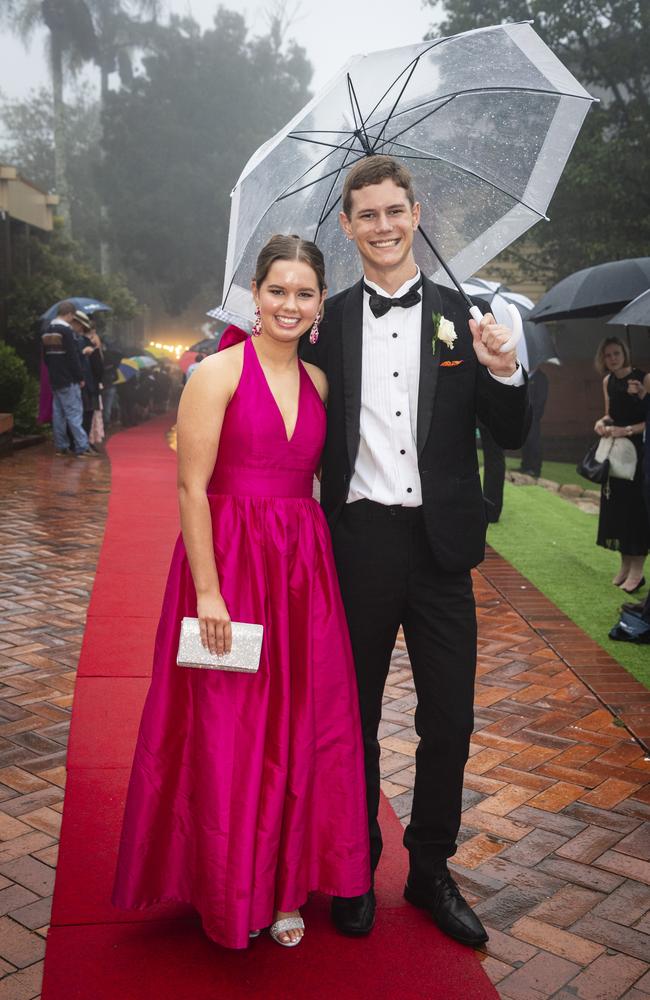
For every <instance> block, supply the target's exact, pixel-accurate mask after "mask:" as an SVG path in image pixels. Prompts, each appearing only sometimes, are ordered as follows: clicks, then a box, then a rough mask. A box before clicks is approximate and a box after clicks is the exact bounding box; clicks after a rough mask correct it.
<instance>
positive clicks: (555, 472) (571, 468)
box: [506, 456, 591, 489]
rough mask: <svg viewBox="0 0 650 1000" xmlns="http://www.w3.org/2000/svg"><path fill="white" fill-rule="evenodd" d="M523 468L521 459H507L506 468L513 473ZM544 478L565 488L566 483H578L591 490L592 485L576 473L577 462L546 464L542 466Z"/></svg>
mask: <svg viewBox="0 0 650 1000" xmlns="http://www.w3.org/2000/svg"><path fill="white" fill-rule="evenodd" d="M520 467H521V459H520V458H512V457H510V456H508V458H506V468H507V469H510V470H512V471H519V469H520ZM542 477H543V478H544V479H552V480H553V482H554V483H559V484H560V486H564V484H565V483H577V484H578V486H582V488H583V489H589V488H591V484H590V483H588V482H587V480H586V479H583V478H582V476H579V475H578V473H577V472H576V463H575V462H544V464H543V465H542Z"/></svg>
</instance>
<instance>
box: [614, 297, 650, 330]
mask: <svg viewBox="0 0 650 1000" xmlns="http://www.w3.org/2000/svg"><path fill="white" fill-rule="evenodd" d="M609 322H610V323H611V324H612V326H650V288H648V290H647V291H645V292H643V293H642V294H641V295H637V297H636V298H635V299H633V300H632V302H630V303H628V305H626V306H625V307H624V308H623V309H621V311H620V312H618V313H616V315H615V316H612V318H611V319H610V320H609Z"/></svg>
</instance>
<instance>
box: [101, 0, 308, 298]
mask: <svg viewBox="0 0 650 1000" xmlns="http://www.w3.org/2000/svg"><path fill="white" fill-rule="evenodd" d="M144 70H145V72H144V75H141V76H136V77H135V78H134V79H133V81H132V83H131V84H130V85H128V86H123V87H122V89H121V90H120V91H119V92H117V93H111V94H109V95H108V100H107V107H106V112H105V115H104V140H103V141H104V148H105V152H106V161H105V170H104V173H103V178H104V190H105V194H106V202H107V205H108V209H109V219H110V223H111V226H112V231H113V234H114V241H115V244H116V245H117V247H118V248H119V253H120V256H121V260H122V263H123V264H124V266H125V268H126V270H127V273H128V274H129V275H130V276H135V275H137V276H138V277H139V278H140V279H142V280H143V281H144V282H146V283H147V284H148V285H149V287H150V288H151V289H152V291H155V290H157V291H159V293H160V295H161V296H162V299H163V301H164V304H165V307H166V308H167V310H168V311H169V312H170V313H171V314H175V313H178V312H180V311H181V310H182V309H184V308H185V307H186V305H187V304H188V303H189V302H190V301H191V299H192V298H193V297H194V296H195V295H196V294H197V293H199V292H200V291H201V289H202V288H204V286H206V284H207V285H208V286H209V288H210V289H211V293H210V294H211V300H212V301H214V299H215V297H216V295H217V294H218V291H217V288H218V284H219V278H220V274H221V273H222V268H223V262H224V258H225V248H226V242H227V232H228V219H229V210H230V205H229V193H230V191H231V189H232V187H233V185H234V183H235V181H236V179H237V177H238V175H239V173H240V172H241V169H242V167H243V165H244V163H245V162H246V160H247V159H248V157H249V156H250V155H251V154H252V152H253V151H254V150H255V149H256V148H257V147H258V146H259V145H260V144H261V143H262V142H264V141H266V140H267V139H268V138H269V137H270V136H271V135H272V134H273V133H274V132H275V131H277V129H278V128H279V127H280V126H281V125H282V124H284V123H285V122H286V121H287V120H288V119H289V118H290V117H291V115H293V114H294V113H295V112H296V111H297V110H298V108H299V107H300V106H301V105H302V104H304V103H305V101H306V100H307V98H308V96H309V95H308V90H307V87H308V83H309V80H310V78H311V66H310V65H309V63H308V62H307V59H306V57H305V54H304V52H303V50H302V49H300V48H298V47H297V46H295V45H294V44H290V45H289V46H288V47H286V48H285V47H283V45H282V37H281V32H278V31H274V29H273V27H272V29H271V31H270V32H269V33H268V34H267V35H265V36H263V37H261V38H258V39H249V37H248V34H247V30H246V25H245V22H244V19H243V18H242V17H241V16H240V15H239V14H235V13H233V12H231V11H227V10H225V9H223V8H220V9H219V11H218V13H217V15H216V17H215V23H214V28H213V29H211V30H209V31H206V32H203V33H202V32H201V30H200V28H199V26H198V25H197V24H196V23H195V22H193V21H192V20H189V19H185V20H178V19H174V20H172V22H171V24H170V26H169V28H167V29H165V30H161V32H160V34H159V37H158V40H157V43H156V52H155V53H154V54H151V55H149V56H147V57H146V58H145V60H144ZM219 290H220V289H219Z"/></svg>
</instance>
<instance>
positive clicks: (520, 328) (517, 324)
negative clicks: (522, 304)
mask: <svg viewBox="0 0 650 1000" xmlns="http://www.w3.org/2000/svg"><path fill="white" fill-rule="evenodd" d="M506 305H507V307H508V312H509V313H510V319H511V320H512V336H511V337H509V338H508V340H506V342H505V344H502V345H501V351H500V353H501V354H507V353H508V351H511V350H512V349H513V347H516V346H517V344H518V343H519V341H520V340H521V338H522V337H523V335H524V325H523V323H522V321H521V313H520V312H519V310H518V309H517V307H516V306H515V305H513V304H512V302H508V303H506ZM469 312H470V316H471V317H472V319H473V320H476V322H477V323H479V324H480V322H481V320H482V319H483V313H482V312H481V310H480V309H479V307H478V306H472V307H471V309H470V311H469Z"/></svg>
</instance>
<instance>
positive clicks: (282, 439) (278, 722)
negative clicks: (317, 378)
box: [113, 339, 370, 948]
mask: <svg viewBox="0 0 650 1000" xmlns="http://www.w3.org/2000/svg"><path fill="white" fill-rule="evenodd" d="M206 419H209V414H206ZM324 439H325V409H324V407H323V404H322V402H321V400H320V397H319V395H318V393H317V391H316V389H315V388H314V385H313V383H312V381H311V379H310V377H309V375H308V374H307V372H306V370H305V369H304V367H303V366H302V364H301V365H300V399H299V407H298V418H297V422H296V428H295V431H294V433H293V436H292V437H291V439H290V440H287V435H286V430H285V426H284V421H283V419H282V415H281V413H280V410H279V409H278V406H277V404H276V402H275V399H274V397H273V395H272V393H271V390H270V388H269V386H268V383H267V381H266V377H265V375H264V371H263V369H262V367H261V365H260V362H259V360H258V358H257V354H256V352H255V347H254V345H253V342H252V341H251V340H250V339H247V340H246V342H245V344H244V364H243V370H242V375H241V380H240V382H239V386H238V388H237V390H236V392H235V394H234V395H233V398H232V400H231V402H230V404H229V406H228V408H227V410H226V414H225V419H224V422H223V428H222V432H221V440H220V444H219V452H218V456H217V461H216V464H215V468H214V472H213V474H212V478H211V480H210V483H209V486H208V497H209V502H210V509H211V512H212V530H213V538H214V551H215V557H216V562H217V569H218V571H219V577H220V581H221V589H222V594H223V597H224V599H225V601H226V605H227V607H228V610H229V612H230V616H231V618H232V619H233V620H234V621H247V622H258V623H261V624H262V625H264V630H265V631H264V643H263V648H262V657H261V662H260V668H259V672H258V673H257V674H256V675H253V676H249V675H245V674H238V673H225V672H222V671H218V670H192V669H186V668H182V667H178V666H177V665H176V651H177V647H178V637H179V631H180V622H181V618H182V617H183V616H184V615H189V616H194V617H195V616H196V595H195V591H194V585H193V583H192V577H191V574H190V569H189V565H188V562H187V557H186V554H185V548H184V545H183V541H182V538H179V540H178V542H177V544H176V548H175V551H174V555H173V558H172V564H171V568H170V572H169V579H168V582H167V589H166V592H165V598H164V602H163V608H162V614H161V618H160V624H159V626H158V633H157V637H156V645H155V652H154V667H153V679H152V683H151V688H150V690H149V694H148V696H147V701H146V704H145V708H144V713H143V716H142V722H141V725H140V732H139V736H138V742H137V747H136V751H135V759H134V763H133V771H132V774H131V782H130V786H129V792H128V797H127V804H126V812H125V818H124V826H123V831H122V841H121V845H120V854H119V862H118V870H117V876H116V882H115V890H114V896H113V902H114V903H115V905H116V906H119V907H124V908H142V907H146V906H149V905H151V904H153V903H156V902H159V901H162V900H180V901H183V902H187V903H191V904H192V905H193V906H194V907H195V908H196V910H198V912H199V913H200V915H201V919H202V921H203V927H204V929H205V932H206V934H207V935H208V936H209V937H211V938H213V939H214V940H215V941H217V942H219V943H220V944H222V945H225V946H226V947H229V948H245V947H247V946H248V943H249V937H248V934H249V931H250V930H252V929H257V928H260V927H266V926H268V925H269V924H270V923H272V921H273V919H274V914H275V911H276V910H283V911H291V910H294V909H297V908H299V907H300V906H301V905H302V904H303V903H304V902H305V900H306V898H307V894H308V893H309V892H310V891H312V890H320V891H321V892H324V893H328V894H332V895H337V896H356V895H360V894H361V893H363V892H366V891H367V889H368V888H369V885H370V868H369V858H368V832H367V817H366V804H365V784H364V771H363V751H362V745H361V731H360V723H359V712H358V701H357V690H356V682H355V677H354V667H353V662H352V653H351V649H350V644H349V638H348V633H347V626H346V621H345V614H344V611H343V606H342V603H341V597H340V594H339V589H338V583H337V579H336V571H335V568H334V562H333V557H332V551H331V544H330V537H329V531H328V528H327V524H326V521H325V517H324V515H323V513H322V511H321V508H320V506H319V505H318V504H317V503H316V501H315V500H313V499H312V483H313V475H314V471H315V470H316V468H317V467H318V463H319V459H320V454H321V450H322V447H323V442H324Z"/></svg>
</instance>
